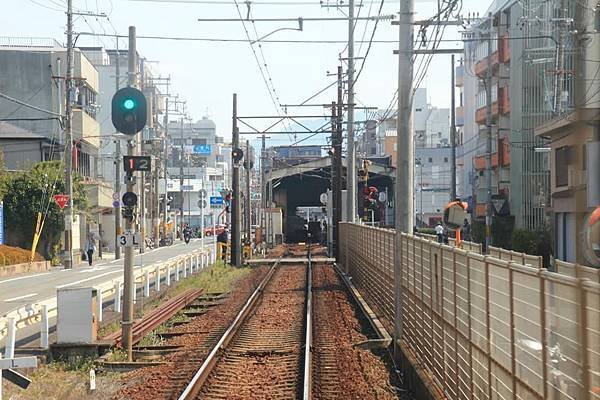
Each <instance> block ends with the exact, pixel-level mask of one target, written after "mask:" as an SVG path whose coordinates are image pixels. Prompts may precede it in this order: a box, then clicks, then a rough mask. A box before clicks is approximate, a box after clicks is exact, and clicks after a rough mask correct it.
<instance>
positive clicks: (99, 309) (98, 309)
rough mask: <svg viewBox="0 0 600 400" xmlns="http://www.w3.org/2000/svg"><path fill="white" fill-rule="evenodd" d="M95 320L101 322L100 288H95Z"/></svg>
mask: <svg viewBox="0 0 600 400" xmlns="http://www.w3.org/2000/svg"><path fill="white" fill-rule="evenodd" d="M96 318H97V319H98V322H102V288H96Z"/></svg>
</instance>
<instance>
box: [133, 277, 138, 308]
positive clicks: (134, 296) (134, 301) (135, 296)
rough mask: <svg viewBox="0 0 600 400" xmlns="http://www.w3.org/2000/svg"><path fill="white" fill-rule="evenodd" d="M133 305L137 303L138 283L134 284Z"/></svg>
mask: <svg viewBox="0 0 600 400" xmlns="http://www.w3.org/2000/svg"><path fill="white" fill-rule="evenodd" d="M133 303H134V304H136V303H137V283H136V282H133Z"/></svg>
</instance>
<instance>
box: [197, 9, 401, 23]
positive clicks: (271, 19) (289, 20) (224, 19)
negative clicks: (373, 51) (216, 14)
mask: <svg viewBox="0 0 600 400" xmlns="http://www.w3.org/2000/svg"><path fill="white" fill-rule="evenodd" d="M350 10H351V12H352V11H353V7H350ZM394 18H396V16H395V15H394V14H389V15H380V16H371V17H348V18H346V17H329V18H325V17H322V18H321V17H309V18H304V17H299V18H250V19H247V18H246V19H243V20H240V19H239V18H198V19H197V20H196V21H198V22H237V23H239V22H240V21H244V22H294V21H298V20H302V21H356V20H359V21H377V20H380V21H386V20H388V21H389V20H393V19H394Z"/></svg>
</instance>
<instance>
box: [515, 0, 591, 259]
mask: <svg viewBox="0 0 600 400" xmlns="http://www.w3.org/2000/svg"><path fill="white" fill-rule="evenodd" d="M564 3H565V2H564V1H559V0H551V1H542V0H527V1H526V2H525V4H526V5H527V8H526V9H527V10H528V12H527V13H526V14H524V16H523V20H522V23H523V26H524V31H525V32H526V33H527V36H529V37H530V38H531V39H528V41H527V43H525V45H526V48H527V50H526V53H525V54H526V56H527V58H526V59H527V60H528V61H529V62H530V63H531V64H533V66H532V68H531V75H533V76H534V77H538V78H537V79H539V80H541V81H542V83H543V84H544V85H545V87H547V88H548V89H547V90H546V91H545V96H544V98H542V99H539V100H538V102H537V103H536V104H534V105H533V107H535V108H533V109H532V110H531V112H532V117H531V119H530V124H529V126H530V127H531V128H533V129H534V132H532V133H531V136H533V135H534V134H535V139H536V140H538V141H544V142H545V143H548V147H549V155H550V166H551V168H550V178H551V179H550V202H549V204H548V203H546V204H545V205H546V206H547V207H548V210H549V211H550V216H551V219H552V226H553V228H554V240H555V243H554V249H555V255H556V257H557V258H559V259H561V260H565V261H570V262H577V263H582V264H588V265H595V266H597V267H600V265H598V261H597V258H595V257H593V256H592V254H590V253H591V252H592V249H591V248H590V246H589V243H587V242H586V237H585V232H586V229H587V219H588V217H589V215H590V214H591V212H592V211H593V210H594V209H595V207H597V206H598V205H599V204H600V124H599V122H598V121H599V119H600V118H599V117H600V74H599V71H600V67H599V64H598V61H599V60H600V38H599V37H598V30H599V29H600V13H599V9H598V2H597V0H580V1H572V2H568V4H567V5H565V4H564ZM530 90H531V89H530ZM529 106H530V107H532V106H531V105H529ZM534 111H535V112H534Z"/></svg>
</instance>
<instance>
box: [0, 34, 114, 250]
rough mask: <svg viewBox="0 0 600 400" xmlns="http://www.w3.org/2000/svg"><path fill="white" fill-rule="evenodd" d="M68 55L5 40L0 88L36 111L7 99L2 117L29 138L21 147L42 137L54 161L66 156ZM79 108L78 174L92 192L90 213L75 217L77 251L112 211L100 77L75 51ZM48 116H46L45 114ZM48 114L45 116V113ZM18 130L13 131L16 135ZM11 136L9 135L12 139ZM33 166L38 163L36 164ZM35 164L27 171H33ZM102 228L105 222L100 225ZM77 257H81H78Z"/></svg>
mask: <svg viewBox="0 0 600 400" xmlns="http://www.w3.org/2000/svg"><path fill="white" fill-rule="evenodd" d="M66 56H67V50H66V48H64V47H63V46H62V45H60V44H59V43H58V42H56V41H55V40H53V39H43V38H17V37H4V38H1V39H0V71H2V75H1V76H0V87H2V93H3V94H5V95H7V96H10V97H12V98H14V99H17V100H19V101H22V102H25V103H27V104H28V105H31V106H32V107H30V106H23V105H22V104H18V103H17V102H15V101H11V100H9V99H6V98H2V99H0V115H2V116H4V117H9V118H10V119H11V121H10V124H11V125H12V126H14V127H16V128H18V130H19V131H20V132H21V133H23V131H25V132H27V137H25V136H23V135H22V137H21V139H19V138H18V137H17V136H18V135H14V134H13V137H12V144H13V145H15V143H16V141H20V142H21V144H24V143H25V141H31V140H32V138H33V136H32V135H37V136H41V137H42V138H40V139H39V141H40V144H41V145H48V144H50V145H51V146H52V147H53V149H52V150H51V152H52V154H53V157H52V158H53V159H54V158H56V157H55V156H54V155H56V154H57V153H58V154H60V153H62V152H64V135H63V131H62V127H61V125H60V123H59V118H58V116H59V115H61V114H63V110H64V108H65V100H66V95H65V84H64V77H65V74H66V67H67V64H66V58H67V57H66ZM73 75H74V77H75V79H74V90H73V92H72V93H71V96H72V100H73V103H74V106H73V118H72V131H73V154H72V155H71V156H72V157H73V162H74V164H73V168H74V170H75V171H76V172H77V173H78V174H79V175H80V176H81V177H82V178H83V183H84V185H85V187H86V190H87V192H88V197H89V202H90V206H91V208H90V210H89V211H90V212H91V214H95V215H96V217H94V218H93V219H95V221H92V220H91V219H88V218H87V215H83V214H82V215H75V216H74V224H73V249H74V251H75V252H77V251H78V250H79V249H80V248H82V247H83V245H84V241H85V235H86V233H87V232H93V233H95V234H97V235H100V233H101V232H100V227H99V224H98V223H99V222H100V220H101V218H100V215H102V214H103V212H104V211H105V210H107V209H111V207H112V206H111V194H112V190H111V188H110V186H107V185H106V184H105V182H104V181H102V180H101V179H98V161H99V152H98V149H99V147H100V124H99V123H98V108H99V106H98V94H99V76H98V71H97V70H96V69H95V68H94V66H93V64H92V63H91V62H90V61H89V59H88V58H87V57H86V56H85V54H84V53H83V52H82V51H81V50H80V49H75V51H74V71H73ZM41 110H42V111H41ZM43 110H45V111H43ZM16 131H17V129H12V132H13V133H14V132H16ZM8 135H9V133H8V132H5V134H3V136H4V139H8ZM32 161H33V160H32ZM29 166H31V164H28V165H22V166H21V167H22V168H28V167H29ZM100 223H101V222H100ZM75 254H77V253H75Z"/></svg>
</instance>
